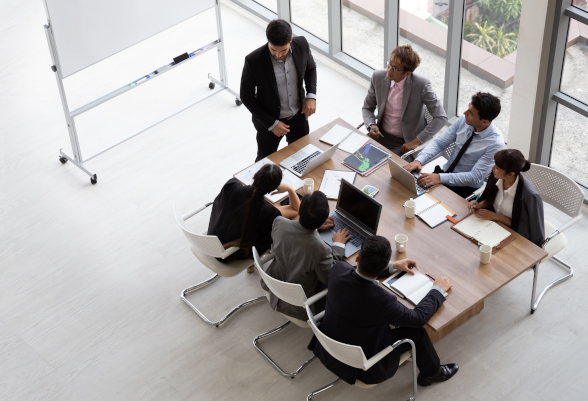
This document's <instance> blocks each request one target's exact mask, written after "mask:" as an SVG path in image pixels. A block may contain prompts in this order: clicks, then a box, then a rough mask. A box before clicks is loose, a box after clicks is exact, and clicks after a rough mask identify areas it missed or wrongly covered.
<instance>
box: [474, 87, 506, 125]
mask: <svg viewBox="0 0 588 401" xmlns="http://www.w3.org/2000/svg"><path fill="white" fill-rule="evenodd" d="M472 106H473V107H474V108H475V109H476V110H478V116H480V119H481V120H488V121H492V120H494V119H495V118H496V117H498V115H499V114H500V109H501V107H500V99H499V98H497V97H496V96H494V95H493V94H491V93H486V92H478V93H476V94H475V95H474V96H472Z"/></svg>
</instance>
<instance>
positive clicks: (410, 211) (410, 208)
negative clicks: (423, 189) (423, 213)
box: [404, 200, 416, 219]
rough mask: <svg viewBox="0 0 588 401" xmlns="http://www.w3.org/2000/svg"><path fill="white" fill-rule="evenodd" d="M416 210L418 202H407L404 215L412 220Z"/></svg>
mask: <svg viewBox="0 0 588 401" xmlns="http://www.w3.org/2000/svg"><path fill="white" fill-rule="evenodd" d="M415 209H416V202H415V201H413V200H409V201H406V203H405V204H404V213H405V214H406V217H408V218H409V219H412V218H413V217H414V211H415Z"/></svg>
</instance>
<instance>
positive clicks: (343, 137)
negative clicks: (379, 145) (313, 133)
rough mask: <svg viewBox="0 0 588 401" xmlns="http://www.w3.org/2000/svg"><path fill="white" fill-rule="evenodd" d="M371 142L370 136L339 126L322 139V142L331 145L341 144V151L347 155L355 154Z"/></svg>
mask: <svg viewBox="0 0 588 401" xmlns="http://www.w3.org/2000/svg"><path fill="white" fill-rule="evenodd" d="M369 140H370V138H369V137H368V136H366V135H362V134H358V133H357V132H354V131H353V130H351V129H349V128H345V127H342V126H341V125H338V124H337V125H335V126H334V127H333V128H331V129H330V130H329V132H327V133H326V134H325V135H323V136H322V137H321V138H320V141H321V142H324V143H327V144H329V145H336V144H339V149H341V150H342V151H344V152H347V153H353V152H355V151H356V150H358V149H359V148H361V147H362V146H363V145H365V144H366V143H367V142H368V141H369Z"/></svg>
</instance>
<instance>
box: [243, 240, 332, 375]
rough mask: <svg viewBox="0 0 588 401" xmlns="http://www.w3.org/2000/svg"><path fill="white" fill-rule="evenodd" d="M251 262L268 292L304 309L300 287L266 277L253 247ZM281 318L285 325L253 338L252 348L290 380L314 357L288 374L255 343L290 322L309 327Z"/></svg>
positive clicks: (299, 322) (300, 321)
mask: <svg viewBox="0 0 588 401" xmlns="http://www.w3.org/2000/svg"><path fill="white" fill-rule="evenodd" d="M274 257H275V255H273V254H271V255H268V257H267V259H266V260H265V261H264V262H265V263H267V262H268V261H270V260H271V259H273V258H274ZM253 260H254V261H255V267H256V268H257V271H258V272H259V275H260V276H261V278H262V279H263V281H264V283H265V285H266V286H267V287H268V288H269V289H270V291H271V292H272V293H273V294H274V295H275V296H276V297H278V298H280V299H281V300H282V301H285V302H288V303H289V304H292V305H294V306H300V307H301V308H304V303H305V302H306V301H307V299H306V294H305V293H304V290H303V289H302V286H301V285H300V284H291V283H285V282H283V281H280V280H276V279H275V278H273V277H271V276H270V275H268V274H267V273H266V272H265V271H264V270H263V267H262V266H263V264H262V261H261V259H260V258H259V254H258V253H257V249H255V247H253ZM326 291H327V290H325V291H324V292H325V293H326ZM266 295H267V297H268V301H269V293H267V294H266ZM280 314H281V315H282V316H284V317H285V318H286V319H288V321H287V322H286V323H284V324H283V325H281V326H280V327H277V328H275V329H273V330H270V331H268V332H267V333H263V334H260V335H258V336H257V337H255V339H254V340H253V346H254V347H255V349H256V350H258V351H259V352H260V353H261V355H263V356H264V357H265V359H267V360H268V361H269V363H271V364H272V365H273V366H274V367H275V368H276V369H277V370H278V371H279V372H280V373H281V374H282V375H283V376H286V377H290V378H292V379H293V378H295V377H296V376H298V374H299V373H300V372H301V371H302V370H303V369H304V368H305V367H306V366H308V364H309V363H310V362H312V361H313V360H314V359H315V358H316V356H314V355H313V356H312V358H310V359H309V360H307V361H306V362H304V364H302V366H300V367H299V368H298V369H297V370H296V371H294V372H292V373H288V372H285V371H284V370H283V369H282V368H280V367H279V366H278V364H276V363H275V362H274V361H273V360H272V359H271V358H270V357H269V356H268V355H267V354H266V353H265V352H264V351H263V350H262V349H261V348H259V347H258V346H257V343H258V342H259V340H260V339H262V338H265V337H269V336H271V335H272V334H275V333H277V332H279V331H280V330H282V329H284V328H285V327H286V326H288V325H289V324H290V322H292V323H294V324H295V325H297V326H299V327H302V328H305V329H308V328H309V325H308V323H306V322H305V321H303V320H300V319H296V318H293V317H290V316H287V315H284V314H283V313H280Z"/></svg>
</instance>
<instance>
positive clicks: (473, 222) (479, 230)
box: [453, 214, 511, 247]
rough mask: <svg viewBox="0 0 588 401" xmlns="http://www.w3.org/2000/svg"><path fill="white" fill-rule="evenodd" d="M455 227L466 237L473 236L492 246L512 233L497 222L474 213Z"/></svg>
mask: <svg viewBox="0 0 588 401" xmlns="http://www.w3.org/2000/svg"><path fill="white" fill-rule="evenodd" d="M453 228H454V229H455V230H457V231H459V232H460V233H462V234H464V235H465V236H466V237H468V238H473V239H475V240H476V241H478V242H480V243H482V244H483V245H490V246H491V247H495V246H496V245H498V244H500V243H501V242H502V241H504V240H505V239H506V238H508V237H510V235H511V234H510V232H509V231H508V230H505V229H504V228H502V227H500V226H499V225H498V224H496V223H495V222H493V221H491V220H484V219H480V218H478V217H476V215H474V214H472V215H471V216H470V217H468V218H467V219H464V220H462V221H460V222H459V223H457V224H456V225H455V226H454V227H453Z"/></svg>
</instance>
